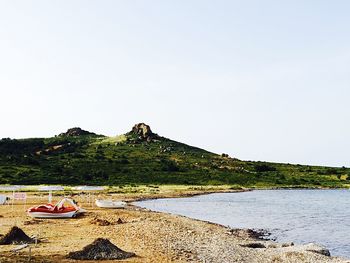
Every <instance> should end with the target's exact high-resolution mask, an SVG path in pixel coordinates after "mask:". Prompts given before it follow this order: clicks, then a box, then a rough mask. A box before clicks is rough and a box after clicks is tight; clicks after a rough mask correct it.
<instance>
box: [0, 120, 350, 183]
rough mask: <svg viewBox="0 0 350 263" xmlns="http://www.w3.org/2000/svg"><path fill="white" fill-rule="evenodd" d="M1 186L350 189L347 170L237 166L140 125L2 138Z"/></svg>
mask: <svg viewBox="0 0 350 263" xmlns="http://www.w3.org/2000/svg"><path fill="white" fill-rule="evenodd" d="M0 184H66V185H78V184H98V185H124V184H193V185H218V184H229V185H236V186H244V187H349V186H350V169H348V168H345V167H342V168H331V167H318V166H304V165H291V164H280V163H267V162H252V161H241V160H238V159H235V158H230V157H229V156H227V155H225V154H223V155H218V154H215V153H211V152H208V151H205V150H203V149H199V148H196V147H192V146H189V145H186V144H183V143H179V142H176V141H173V140H170V139H167V138H164V137H161V136H159V135H157V134H155V133H153V132H152V131H151V129H150V128H149V126H147V125H145V124H143V123H140V124H137V125H135V126H134V127H133V129H132V131H130V132H128V133H126V134H124V135H120V136H117V137H106V136H103V135H97V134H94V133H91V132H88V131H84V130H82V129H80V128H72V129H69V130H68V131H67V132H66V133H62V134H60V135H58V136H55V137H52V138H33V139H6V138H5V139H2V140H1V141H0Z"/></svg>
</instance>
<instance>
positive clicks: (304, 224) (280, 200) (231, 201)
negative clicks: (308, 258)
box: [137, 190, 350, 257]
mask: <svg viewBox="0 0 350 263" xmlns="http://www.w3.org/2000/svg"><path fill="white" fill-rule="evenodd" d="M137 205H139V206H142V207H145V208H148V209H151V210H154V211H160V212H168V213H173V214H179V215H184V216H188V217H192V218H196V219H201V220H206V221H211V222H215V223H219V224H222V225H227V226H230V227H232V228H262V229H266V230H268V231H269V232H271V234H272V237H273V238H276V240H277V241H279V242H288V241H293V242H295V243H300V244H302V243H310V242H315V243H318V244H322V245H324V246H326V247H327V248H328V249H329V250H330V251H331V254H332V255H334V256H336V255H337V256H346V257H350V242H349V235H350V191H349V190H258V191H251V192H243V193H225V194H210V195H203V196H195V197H190V198H175V199H158V200H148V201H142V202H138V203H137Z"/></svg>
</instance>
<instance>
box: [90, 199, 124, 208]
mask: <svg viewBox="0 0 350 263" xmlns="http://www.w3.org/2000/svg"><path fill="white" fill-rule="evenodd" d="M95 204H96V205H97V206H98V207H101V208H111V209H116V208H124V207H125V206H126V205H127V203H125V202H122V201H106V200H96V202H95Z"/></svg>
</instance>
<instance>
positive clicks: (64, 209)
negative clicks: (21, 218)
mask: <svg viewBox="0 0 350 263" xmlns="http://www.w3.org/2000/svg"><path fill="white" fill-rule="evenodd" d="M65 203H69V204H70V206H64V204H65ZM27 212H28V215H29V216H31V217H33V218H72V217H75V216H76V215H78V214H81V213H84V212H86V210H84V209H82V208H80V207H79V206H77V205H76V204H75V203H74V201H73V200H71V199H68V198H63V199H62V200H61V201H60V202H58V203H57V204H56V205H52V204H46V205H38V206H34V207H31V208H29V209H28V211H27Z"/></svg>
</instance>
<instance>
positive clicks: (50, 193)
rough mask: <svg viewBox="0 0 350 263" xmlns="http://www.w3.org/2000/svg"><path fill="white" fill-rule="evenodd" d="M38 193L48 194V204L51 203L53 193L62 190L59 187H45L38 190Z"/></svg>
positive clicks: (61, 187)
mask: <svg viewBox="0 0 350 263" xmlns="http://www.w3.org/2000/svg"><path fill="white" fill-rule="evenodd" d="M38 190H39V191H45V192H49V204H51V202H52V192H53V191H63V190H64V188H63V186H61V185H45V186H41V187H39V188H38Z"/></svg>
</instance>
